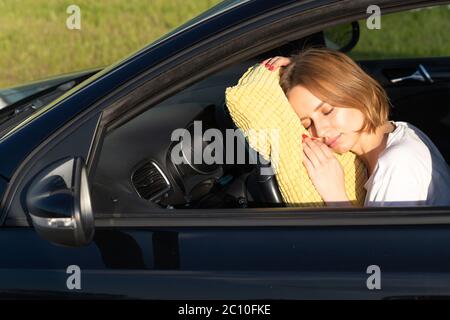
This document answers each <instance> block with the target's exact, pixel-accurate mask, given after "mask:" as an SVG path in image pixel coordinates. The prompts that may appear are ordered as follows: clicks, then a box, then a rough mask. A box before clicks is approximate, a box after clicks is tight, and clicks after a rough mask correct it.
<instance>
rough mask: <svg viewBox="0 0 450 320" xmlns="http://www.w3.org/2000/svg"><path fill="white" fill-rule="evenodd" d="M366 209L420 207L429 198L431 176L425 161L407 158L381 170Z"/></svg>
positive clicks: (389, 163) (399, 158) (385, 165)
mask: <svg viewBox="0 0 450 320" xmlns="http://www.w3.org/2000/svg"><path fill="white" fill-rule="evenodd" d="M375 174H376V176H375V177H376V178H375V179H374V180H373V185H372V186H371V188H370V192H368V194H367V196H366V206H368V207H380V206H384V207H385V206H395V207H405V206H420V205H425V204H426V202H427V198H428V187H429V185H430V182H431V172H430V170H428V168H427V166H426V165H425V164H424V161H422V159H420V158H418V157H417V156H407V155H403V156H400V157H396V158H394V159H392V160H391V161H389V162H388V163H384V164H382V165H380V166H379V167H378V170H377V172H376V173H375Z"/></svg>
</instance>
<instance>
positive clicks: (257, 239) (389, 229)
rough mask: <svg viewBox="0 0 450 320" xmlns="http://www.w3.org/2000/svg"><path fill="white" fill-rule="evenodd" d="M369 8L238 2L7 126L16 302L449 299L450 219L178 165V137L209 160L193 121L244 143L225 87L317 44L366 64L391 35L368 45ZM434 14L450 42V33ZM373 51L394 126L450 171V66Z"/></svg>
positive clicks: (8, 226) (2, 192)
mask: <svg viewBox="0 0 450 320" xmlns="http://www.w3.org/2000/svg"><path fill="white" fill-rule="evenodd" d="M444 3H445V1H418V0H383V1H377V6H378V7H379V9H380V10H381V12H382V16H381V22H382V23H383V19H384V18H383V17H384V15H386V17H387V16H389V15H390V14H393V15H394V14H397V13H401V14H404V15H406V16H407V17H409V15H411V14H413V15H421V14H429V13H430V12H431V11H430V10H418V9H422V8H425V7H430V6H437V10H440V12H441V11H442V12H444V11H443V10H447V9H446V8H447V6H446V5H444ZM371 5H372V1H366V0H361V1H346V0H345V1H332V0H324V1H319V0H308V1H306V0H305V1H293V0H243V1H224V2H222V3H220V4H219V5H218V6H216V7H214V8H212V9H210V10H209V11H207V12H205V13H204V14H202V15H200V16H199V17H197V18H196V19H194V20H192V21H191V22H188V23H187V24H185V25H183V26H181V27H180V28H178V29H176V30H174V31H173V32H171V33H169V34H168V35H166V36H164V37H162V38H161V39H159V40H157V41H156V42H154V43H152V44H149V45H148V46H146V47H144V48H142V49H141V50H139V51H138V52H136V53H134V54H132V55H130V56H129V57H127V58H125V59H123V60H121V61H119V62H117V63H116V64H114V65H112V66H109V67H106V68H104V69H102V70H101V71H99V72H95V74H93V75H92V76H91V77H90V78H89V79H86V80H85V81H83V82H81V83H80V84H78V85H76V86H75V87H73V88H72V89H70V90H69V91H67V92H65V93H64V94H63V95H62V96H60V97H59V98H57V99H56V100H54V101H52V102H50V103H46V104H43V105H42V106H39V107H38V108H31V109H30V108H28V109H26V110H28V111H27V113H26V114H24V113H22V112H20V110H19V112H16V113H15V115H11V116H8V117H6V118H5V119H4V120H3V122H2V124H1V128H2V130H0V134H1V137H0V154H1V155H2V156H1V158H0V196H1V198H2V201H1V214H0V223H1V229H0V252H2V254H1V256H0V267H1V270H0V297H1V298H30V297H39V298H54V297H58V298H74V297H75V298H88V299H91V298H92V299H103V298H113V299H130V298H132V299H158V300H163V299H178V300H183V299H314V298H320V299H324V298H326V299H355V298H357V299H403V298H410V299H422V298H430V297H437V298H448V297H450V281H448V280H450V250H449V249H448V242H450V208H448V207H409V208H407V207H389V208H383V207H380V208H329V207H328V208H327V207H322V208H298V207H286V206H284V204H283V200H282V198H281V196H280V193H279V190H278V189H277V185H276V180H275V179H274V178H273V176H269V177H264V178H261V176H260V175H258V172H260V171H259V170H258V169H259V168H260V167H261V166H264V165H267V164H263V163H259V162H256V163H244V164H234V163H233V162H232V163H231V164H230V163H221V164H218V163H205V162H200V163H193V162H187V163H181V164H174V163H172V161H171V159H170V154H171V151H172V150H173V148H174V146H175V144H176V141H174V140H173V139H171V137H172V133H173V132H174V130H176V129H180V128H181V129H184V131H183V132H188V133H194V134H193V135H190V138H189V139H192V143H193V144H195V143H200V145H202V146H203V147H202V149H201V150H204V149H205V148H207V147H208V143H205V141H204V140H203V139H201V138H200V140H196V139H198V138H197V137H198V136H196V135H195V123H197V122H199V121H201V123H202V124H203V129H202V130H206V129H209V128H211V129H216V130H219V131H220V132H223V130H227V129H232V128H234V127H233V123H232V121H230V118H229V115H228V114H227V108H226V105H225V89H226V88H227V87H229V86H232V85H234V84H236V82H237V81H238V79H239V77H240V76H241V75H242V73H243V72H245V70H247V68H249V67H250V66H252V65H254V64H255V63H258V62H260V61H262V60H264V59H265V58H267V57H271V56H275V55H290V54H292V53H294V52H296V51H298V50H301V49H302V48H304V47H306V46H309V45H327V46H332V47H334V48H336V49H340V50H342V51H345V52H347V53H348V54H350V55H351V54H352V52H353V51H354V50H355V49H356V48H358V43H361V41H368V40H367V39H369V40H370V39H371V37H373V36H375V35H376V33H369V32H366V31H364V30H363V29H364V28H366V26H365V20H366V18H368V17H369V16H371V13H368V11H367V8H368V7H369V6H371ZM413 9H414V10H413ZM436 17H444V18H442V19H444V20H443V21H438V22H439V23H440V24H439V23H438V24H437V25H440V26H442V27H441V29H438V31H439V30H441V31H442V34H443V35H444V36H445V35H446V34H448V32H446V30H447V29H448V28H447V29H445V27H448V23H449V22H448V21H450V20H448V19H447V20H446V18H445V17H448V16H447V15H446V14H445V12H444V13H443V14H442V15H436ZM358 21H359V22H358ZM408 21H411V20H408ZM412 21H414V19H412ZM399 25H400V26H402V25H403V26H404V27H405V28H408V27H409V25H408V24H407V23H402V22H400V23H399ZM381 28H382V29H381V31H382V30H384V29H383V25H382V27H381ZM420 30H422V31H423V30H426V28H421V29H420ZM381 31H380V32H381ZM391 31H392V30H391ZM374 32H377V31H374ZM392 32H393V34H394V35H395V37H394V38H392V39H391V38H383V37H384V36H381V39H382V40H383V41H389V43H388V45H387V46H386V48H391V47H392V48H394V49H395V48H398V47H400V48H402V47H403V45H404V42H403V41H405V42H406V41H410V40H411V39H410V38H413V36H412V35H411V34H410V33H408V32H404V30H403V29H401V28H400V27H399V29H398V30H397V29H395V30H393V31H392ZM364 37H366V38H364ZM421 37H422V38H420V39H425V38H427V37H436V39H437V38H438V35H437V34H425V35H421ZM412 40H413V41H416V40H414V39H412ZM439 43H441V44H442V43H444V44H445V41H441V42H439ZM383 44H385V43H384V42H383ZM442 45H443V44H442ZM369 48H371V49H373V51H374V52H375V53H376V54H377V57H375V58H373V57H372V58H371V59H356V60H357V62H358V63H359V64H360V65H361V66H362V67H363V68H364V69H365V70H366V71H367V72H368V73H369V74H370V75H372V76H373V77H374V78H376V79H377V80H378V81H379V82H380V83H381V84H382V85H383V86H384V87H385V88H386V91H387V92H388V95H389V97H390V101H391V103H392V106H393V108H392V118H393V119H395V120H396V119H399V120H402V121H408V122H411V123H412V124H414V125H416V126H417V127H419V128H420V129H422V130H423V131H424V132H426V133H427V134H428V135H429V136H430V137H431V139H432V140H433V141H434V143H435V144H436V145H437V146H438V148H439V149H440V151H441V152H442V154H443V155H444V157H445V159H446V160H447V162H449V161H450V143H449V141H448V136H449V135H448V134H449V132H450V122H449V117H448V115H449V110H450V109H449V108H450V103H449V96H450V89H449V88H450V77H449V74H450V52H448V51H447V52H446V55H445V54H444V55H443V56H439V57H435V56H433V57H429V56H427V55H426V56H421V55H420V54H417V53H416V52H415V51H414V52H413V51H411V52H410V54H411V55H412V57H411V56H408V57H395V58H392V57H389V55H388V54H387V52H385V51H383V52H380V51H377V50H378V49H379V47H375V45H372V46H369ZM352 50H353V51H352ZM385 50H387V49H385ZM363 53H364V54H366V55H367V54H368V53H367V52H363ZM414 55H416V56H414ZM414 73H415V76H414V77H409V76H411V75H412V74H414ZM406 77H409V78H406ZM16 103H19V104H20V103H21V102H20V101H18V102H16ZM21 115H22V116H21ZM236 139H237V140H236V141H240V143H241V145H244V147H245V150H246V152H247V153H250V151H251V150H249V148H248V145H246V142H245V139H242V137H241V138H239V137H237V138H236ZM183 141H184V140H183ZM238 146H239V144H238V143H236V147H238ZM180 152H181V153H182V155H184V156H187V155H194V156H195V150H194V149H192V148H187V147H186V148H184V147H182V149H181V150H180ZM449 196H450V195H449Z"/></svg>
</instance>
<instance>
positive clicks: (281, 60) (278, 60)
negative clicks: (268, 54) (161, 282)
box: [261, 56, 291, 71]
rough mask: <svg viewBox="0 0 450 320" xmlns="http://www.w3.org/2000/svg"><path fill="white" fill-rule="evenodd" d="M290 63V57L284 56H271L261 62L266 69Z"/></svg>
mask: <svg viewBox="0 0 450 320" xmlns="http://www.w3.org/2000/svg"><path fill="white" fill-rule="evenodd" d="M290 63H291V59H289V58H286V57H278V56H277V57H273V58H269V59H266V60H264V61H263V62H261V64H262V65H264V66H265V67H266V68H267V69H269V70H270V71H274V70H276V69H277V68H279V67H285V66H287V65H289V64H290Z"/></svg>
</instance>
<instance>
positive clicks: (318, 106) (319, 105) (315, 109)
mask: <svg viewBox="0 0 450 320" xmlns="http://www.w3.org/2000/svg"><path fill="white" fill-rule="evenodd" d="M324 103H325V101H322V102H321V103H319V104H318V105H317V107H315V108H314V111H313V112H316V111H317V109H319V108H320V107H321V106H322V105H323V104H324ZM306 118H307V117H303V118H300V120H305V119H306Z"/></svg>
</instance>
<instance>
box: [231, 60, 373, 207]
mask: <svg viewBox="0 0 450 320" xmlns="http://www.w3.org/2000/svg"><path fill="white" fill-rule="evenodd" d="M279 81H280V76H279V71H269V70H268V69H267V68H265V67H264V66H260V65H258V66H254V67H251V68H250V69H248V70H247V72H246V73H245V74H244V75H243V76H242V77H241V79H240V80H239V82H238V84H237V85H236V86H234V87H230V88H227V90H226V104H227V107H228V109H229V111H230V115H231V118H232V119H233V121H234V123H235V124H236V126H237V127H238V128H240V129H241V130H242V131H243V133H244V135H245V136H246V138H247V140H248V143H249V145H250V146H251V147H252V148H253V149H255V150H256V151H257V152H259V153H260V154H261V155H262V156H263V157H264V159H266V160H270V161H271V165H272V166H273V168H274V170H275V176H276V179H277V182H278V186H279V188H280V192H281V194H282V196H283V200H284V202H285V203H286V205H288V206H301V207H307V206H314V207H319V206H324V205H325V204H324V202H323V200H322V198H321V197H320V195H319V193H318V192H317V190H316V189H315V187H314V185H313V184H312V182H311V180H310V179H309V176H308V173H307V171H306V168H305V167H304V166H303V163H302V157H303V151H302V145H301V139H302V138H301V135H302V134H303V133H305V134H308V132H307V130H306V129H305V128H304V127H303V126H302V124H301V122H300V119H299V118H298V116H297V114H296V113H295V111H294V109H293V108H292V107H291V105H290V103H289V101H288V99H287V97H286V95H285V94H284V92H283V89H282V88H281V86H280V85H279ZM264 134H265V136H264ZM264 137H265V139H263V138H264ZM335 155H336V157H337V159H338V160H339V162H340V163H341V165H342V168H343V170H344V173H345V188H346V191H347V195H348V197H349V199H350V201H351V202H352V203H353V204H354V205H356V206H363V203H364V197H365V189H364V183H365V182H366V180H367V176H366V169H365V166H364V164H363V163H362V162H361V160H359V159H358V158H357V157H356V155H355V154H353V153H351V152H347V153H345V154H342V155H339V154H335Z"/></svg>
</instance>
